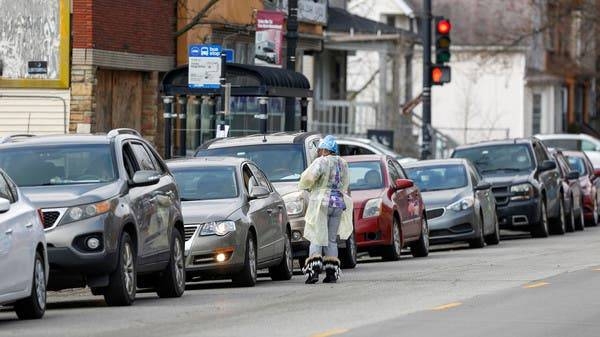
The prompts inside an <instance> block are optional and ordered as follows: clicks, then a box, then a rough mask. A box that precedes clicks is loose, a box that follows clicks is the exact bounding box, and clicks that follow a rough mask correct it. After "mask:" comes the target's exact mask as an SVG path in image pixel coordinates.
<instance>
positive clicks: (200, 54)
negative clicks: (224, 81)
mask: <svg viewBox="0 0 600 337" xmlns="http://www.w3.org/2000/svg"><path fill="white" fill-rule="evenodd" d="M188 57H189V60H188V64H189V66H188V86H189V87H190V88H203V89H219V88H221V46H220V45H218V44H198V45H191V46H190V47H189V54H188Z"/></svg>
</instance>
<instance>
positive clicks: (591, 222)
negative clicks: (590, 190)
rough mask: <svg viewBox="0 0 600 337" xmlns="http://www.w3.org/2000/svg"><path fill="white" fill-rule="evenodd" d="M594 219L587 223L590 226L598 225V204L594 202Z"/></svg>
mask: <svg viewBox="0 0 600 337" xmlns="http://www.w3.org/2000/svg"><path fill="white" fill-rule="evenodd" d="M592 214H593V216H592V219H591V220H590V221H588V223H587V224H586V225H587V226H588V227H596V226H598V205H597V204H596V203H594V210H593V211H592Z"/></svg>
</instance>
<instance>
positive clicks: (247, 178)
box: [242, 164, 258, 194]
mask: <svg viewBox="0 0 600 337" xmlns="http://www.w3.org/2000/svg"><path fill="white" fill-rule="evenodd" d="M242 176H243V177H244V188H245V189H246V192H247V193H248V194H249V193H250V191H251V190H252V187H253V186H257V185H258V181H257V180H256V178H255V177H254V173H252V170H251V169H250V167H249V166H248V164H245V165H244V167H243V168H242Z"/></svg>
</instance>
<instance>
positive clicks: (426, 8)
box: [421, 0, 431, 159]
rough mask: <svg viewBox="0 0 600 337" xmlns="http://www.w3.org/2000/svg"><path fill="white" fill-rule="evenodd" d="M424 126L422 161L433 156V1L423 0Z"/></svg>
mask: <svg viewBox="0 0 600 337" xmlns="http://www.w3.org/2000/svg"><path fill="white" fill-rule="evenodd" d="M421 22H422V27H421V31H422V35H421V36H422V39H423V125H422V127H421V138H422V143H421V159H427V158H429V156H430V155H431V134H430V133H429V130H430V125H431V0H423V18H422V20H421Z"/></svg>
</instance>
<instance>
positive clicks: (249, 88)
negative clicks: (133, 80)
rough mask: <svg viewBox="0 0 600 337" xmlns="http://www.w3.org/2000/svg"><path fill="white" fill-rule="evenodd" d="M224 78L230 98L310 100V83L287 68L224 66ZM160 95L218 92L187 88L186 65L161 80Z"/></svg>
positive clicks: (228, 64) (199, 94) (243, 65)
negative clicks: (227, 84) (229, 84)
mask: <svg viewBox="0 0 600 337" xmlns="http://www.w3.org/2000/svg"><path fill="white" fill-rule="evenodd" d="M225 77H226V79H227V82H228V83H231V95H232V96H255V97H312V91H311V90H310V83H309V82H308V79H307V78H306V77H305V76H304V75H302V74H301V73H298V72H295V71H290V70H287V69H280V68H273V67H264V66H255V65H249V64H239V63H227V67H226V71H225ZM161 91H162V93H163V94H164V95H169V96H171V95H197V96H202V95H220V94H221V90H220V89H200V88H190V87H189V86H188V66H187V65H185V66H181V67H179V68H176V69H174V70H171V71H169V72H168V73H167V74H166V75H165V77H164V78H163V80H162V86H161Z"/></svg>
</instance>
